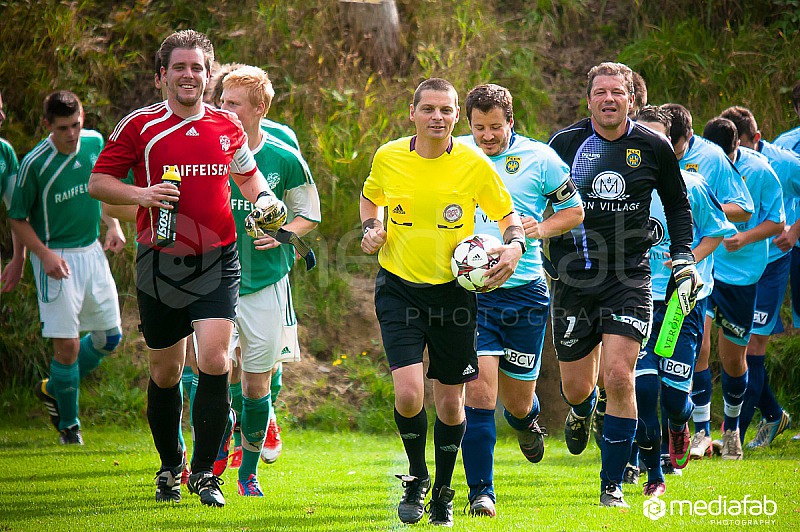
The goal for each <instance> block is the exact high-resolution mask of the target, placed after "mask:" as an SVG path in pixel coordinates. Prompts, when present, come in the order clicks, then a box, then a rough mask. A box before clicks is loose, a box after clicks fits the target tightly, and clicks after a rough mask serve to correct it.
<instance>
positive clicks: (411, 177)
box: [362, 137, 514, 284]
mask: <svg viewBox="0 0 800 532" xmlns="http://www.w3.org/2000/svg"><path fill="white" fill-rule="evenodd" d="M415 141H416V137H404V138H401V139H397V140H394V141H391V142H388V143H386V144H384V145H383V146H381V147H380V148H379V149H378V151H377V152H376V153H375V158H374V159H373V161H372V169H371V170H370V174H369V176H368V177H367V180H366V181H365V182H364V189H363V191H362V193H363V194H364V197H365V198H367V199H368V200H370V201H371V202H373V203H374V204H376V205H378V206H381V207H383V206H387V207H388V213H387V216H386V221H385V225H386V231H387V239H386V243H385V244H384V245H383V247H381V249H380V251H379V253H378V262H379V263H380V265H381V266H382V267H384V268H386V269H387V270H389V271H390V272H392V273H393V274H395V275H397V276H399V277H401V278H403V279H405V280H407V281H410V282H413V283H427V284H442V283H447V282H450V281H452V280H453V274H452V273H451V271H450V258H451V257H452V255H453V250H454V249H455V247H456V244H458V243H459V242H460V241H461V240H463V239H464V238H466V237H468V236H469V235H471V234H472V232H473V230H474V226H475V205H476V204H478V205H480V206H481V208H482V209H483V211H484V212H485V213H486V214H487V215H488V216H489V217H490V218H492V219H494V220H499V219H501V218H504V217H505V216H507V215H508V214H510V213H511V212H512V211H513V210H514V207H513V204H512V203H511V196H510V195H509V193H508V190H507V189H506V187H505V185H504V184H503V181H502V180H501V179H500V176H499V175H498V174H497V172H496V171H495V169H494V166H493V165H492V163H491V161H490V160H489V159H488V157H486V156H485V155H484V154H483V152H481V151H480V149H478V148H474V147H471V146H467V145H466V144H462V143H461V142H459V141H455V142H452V141H451V142H452V143H451V145H450V147H449V148H448V149H447V151H446V152H445V153H443V154H442V155H441V156H439V157H437V158H436V159H426V158H424V157H421V156H419V155H418V154H417V152H416V151H415V150H414V143H415Z"/></svg>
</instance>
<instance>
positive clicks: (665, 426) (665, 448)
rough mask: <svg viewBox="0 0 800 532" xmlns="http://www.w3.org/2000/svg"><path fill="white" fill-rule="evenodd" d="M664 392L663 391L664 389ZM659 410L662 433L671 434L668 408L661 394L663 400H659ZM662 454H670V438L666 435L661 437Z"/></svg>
mask: <svg viewBox="0 0 800 532" xmlns="http://www.w3.org/2000/svg"><path fill="white" fill-rule="evenodd" d="M662 394H663V391H662ZM659 411H660V412H661V417H660V419H661V434H664V435H668V434H669V416H668V415H667V409H666V408H665V406H664V396H663V395H661V401H659ZM661 454H669V438H667V437H664V438H661Z"/></svg>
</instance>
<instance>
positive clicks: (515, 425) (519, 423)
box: [503, 394, 541, 430]
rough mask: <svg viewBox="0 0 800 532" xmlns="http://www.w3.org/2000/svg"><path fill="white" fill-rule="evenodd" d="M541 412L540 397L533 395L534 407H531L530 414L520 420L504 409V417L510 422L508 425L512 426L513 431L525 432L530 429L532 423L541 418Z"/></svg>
mask: <svg viewBox="0 0 800 532" xmlns="http://www.w3.org/2000/svg"><path fill="white" fill-rule="evenodd" d="M539 412H541V408H540V407H539V397H538V396H537V395H536V394H533V406H531V411H530V412H528V415H527V416H525V417H524V418H522V419H520V418H518V417H514V416H512V415H511V412H509V411H508V410H506V409H505V408H503V417H505V418H506V421H508V424H509V425H511V428H512V429H516V430H525V429H527V428H529V427H530V426H531V423H533V420H534V419H536V418H537V417H538V416H539Z"/></svg>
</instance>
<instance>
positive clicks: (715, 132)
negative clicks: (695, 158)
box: [703, 116, 739, 155]
mask: <svg viewBox="0 0 800 532" xmlns="http://www.w3.org/2000/svg"><path fill="white" fill-rule="evenodd" d="M703 138H705V139H707V140H710V141H711V142H713V143H714V144H716V145H717V146H719V147H720V148H722V150H723V151H724V152H725V154H726V155H728V154H731V153H733V152H734V151H735V150H736V142H737V141H738V140H739V132H738V131H737V129H736V124H734V123H733V122H731V121H730V120H728V119H727V118H722V117H721V116H718V117H716V118H712V119H711V120H709V121H708V123H707V124H706V127H705V129H704V130H703Z"/></svg>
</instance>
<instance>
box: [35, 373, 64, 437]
mask: <svg viewBox="0 0 800 532" xmlns="http://www.w3.org/2000/svg"><path fill="white" fill-rule="evenodd" d="M48 380H49V379H44V380H41V381H39V382H37V383H36V386H34V387H33V394H34V395H35V396H36V398H37V399H39V400H40V401H41V402H42V403H44V407H45V409H47V413H48V415H49V416H50V423H52V424H53V426H54V427H55V428H56V430H59V429H58V424H59V423H60V422H61V414H60V413H59V411H58V401H56V398H55V397H53V396H52V395H50V394H49V393H47V388H45V386H47V381H48Z"/></svg>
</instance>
